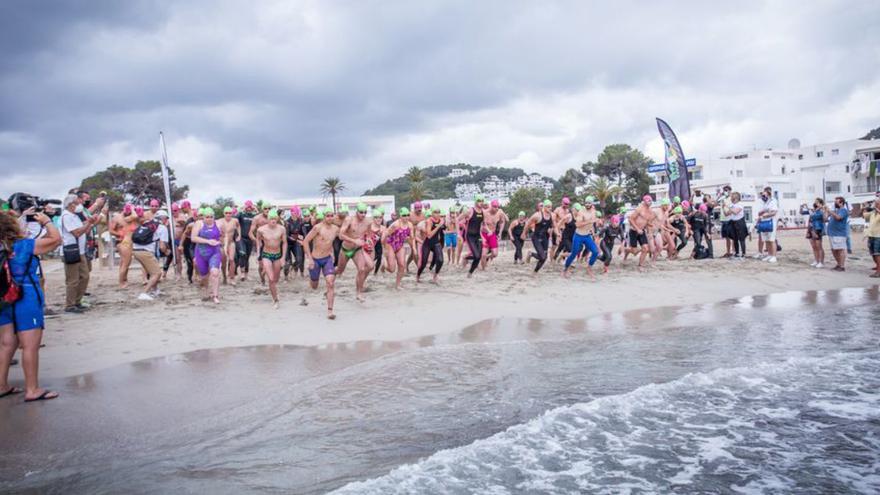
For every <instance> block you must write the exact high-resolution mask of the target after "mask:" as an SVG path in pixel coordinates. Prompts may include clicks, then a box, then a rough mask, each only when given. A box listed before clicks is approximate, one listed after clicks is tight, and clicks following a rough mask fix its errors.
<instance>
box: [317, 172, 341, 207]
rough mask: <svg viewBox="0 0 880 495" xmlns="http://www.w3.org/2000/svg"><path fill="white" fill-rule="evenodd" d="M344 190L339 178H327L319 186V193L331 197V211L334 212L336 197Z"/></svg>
mask: <svg viewBox="0 0 880 495" xmlns="http://www.w3.org/2000/svg"><path fill="white" fill-rule="evenodd" d="M344 190H345V184H343V183H342V181H341V180H339V177H327V178H326V179H324V182H323V183H322V184H321V193H322V194H323V195H325V196H326V195H328V194H329V195H330V196H332V197H333V211H334V212H335V211H336V195H337V194H338V193H340V192H342V191H344Z"/></svg>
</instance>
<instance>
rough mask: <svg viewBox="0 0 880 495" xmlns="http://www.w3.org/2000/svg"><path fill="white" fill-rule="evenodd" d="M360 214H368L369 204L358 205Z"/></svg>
mask: <svg viewBox="0 0 880 495" xmlns="http://www.w3.org/2000/svg"><path fill="white" fill-rule="evenodd" d="M357 211H358V213H366V212H367V204H366V203H358V204H357Z"/></svg>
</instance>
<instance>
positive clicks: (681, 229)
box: [671, 218, 688, 251]
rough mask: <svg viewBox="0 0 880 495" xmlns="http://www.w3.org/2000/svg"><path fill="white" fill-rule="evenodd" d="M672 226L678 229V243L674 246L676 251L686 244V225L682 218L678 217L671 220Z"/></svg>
mask: <svg viewBox="0 0 880 495" xmlns="http://www.w3.org/2000/svg"><path fill="white" fill-rule="evenodd" d="M671 225H672V228H674V229H675V230H677V231H678V236H677V237H678V245H677V246H675V250H676V251H681V250H682V249H684V247H685V246H687V243H688V238H687V226H685V224H684V220H683V219H681V218H678V219H677V220H673V221H672V222H671Z"/></svg>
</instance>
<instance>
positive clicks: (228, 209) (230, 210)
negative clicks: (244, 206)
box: [223, 206, 232, 214]
mask: <svg viewBox="0 0 880 495" xmlns="http://www.w3.org/2000/svg"><path fill="white" fill-rule="evenodd" d="M223 213H224V214H226V213H232V207H231V206H227V207H225V208H223Z"/></svg>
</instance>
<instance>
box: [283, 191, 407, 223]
mask: <svg viewBox="0 0 880 495" xmlns="http://www.w3.org/2000/svg"><path fill="white" fill-rule="evenodd" d="M332 202H333V198H331V197H330V196H326V197H323V196H322V197H313V198H293V199H274V200H272V201H271V202H270V204H271V205H272V206H274V207H276V208H278V209H280V210H282V211H286V210H289V209H290V208H291V207H293V206H299V207H300V208H303V207H306V206H308V207H311V206H317V207H318V208H320V209H324V208H331V207H332V205H331V203H332ZM358 203H365V204H366V205H367V206H368V207H369V208H370V209H373V208H377V207H379V206H381V207H383V208H384V209H385V218H386V219H388V218H391V212H392V211H394V208H395V204H394V196H337V197H336V206H337V208H339V209H341V208H343V207H348V209H349V210H350V211H351V212H352V213H354V211H355V209H356V208H357V205H358Z"/></svg>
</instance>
